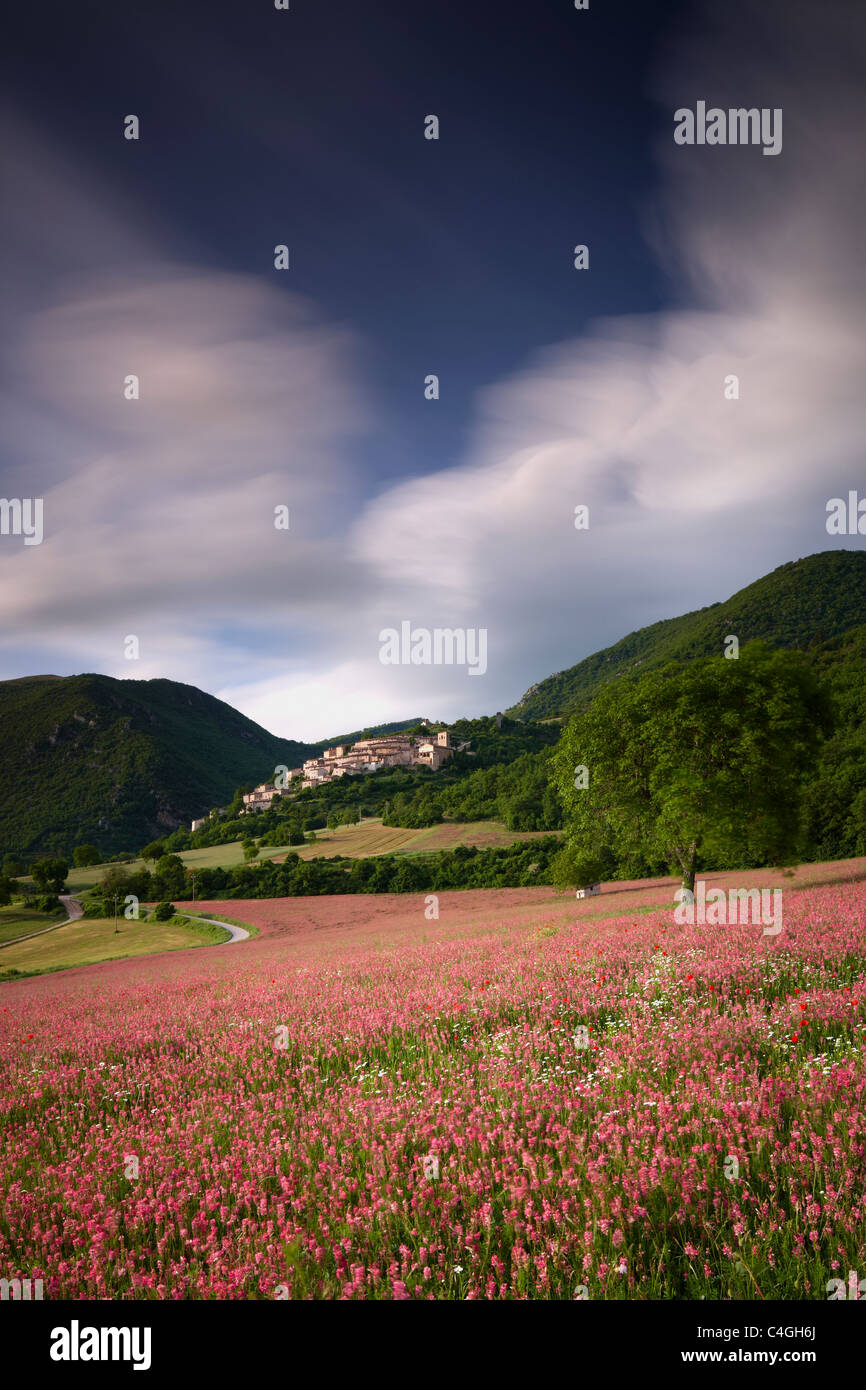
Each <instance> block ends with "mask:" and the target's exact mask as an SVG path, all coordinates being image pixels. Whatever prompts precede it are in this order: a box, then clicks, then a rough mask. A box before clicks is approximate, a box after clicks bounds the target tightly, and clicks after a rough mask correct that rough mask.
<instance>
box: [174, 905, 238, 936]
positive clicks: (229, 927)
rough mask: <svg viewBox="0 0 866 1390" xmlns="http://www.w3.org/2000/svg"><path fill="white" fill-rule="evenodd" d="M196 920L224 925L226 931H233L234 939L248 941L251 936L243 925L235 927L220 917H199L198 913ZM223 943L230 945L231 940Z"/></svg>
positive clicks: (190, 914)
mask: <svg viewBox="0 0 866 1390" xmlns="http://www.w3.org/2000/svg"><path fill="white" fill-rule="evenodd" d="M181 910H183V904H181ZM187 916H189V917H192V916H193V914H192V913H191V912H190V913H188V914H187ZM195 921H196V922H210V924H211V926H214V927H223V928H224V929H225V931H227V932H230V933H231V938H232V941H246V940H247V938H248V937H249V932H248V931H245V930H244V928H243V927H235V926H233V925H232V923H231V922H221V921H220V920H219V918H218V917H199V915H198V913H196V914H195ZM221 944H222V945H223V946H230V945H231V941H223V942H222V943H221Z"/></svg>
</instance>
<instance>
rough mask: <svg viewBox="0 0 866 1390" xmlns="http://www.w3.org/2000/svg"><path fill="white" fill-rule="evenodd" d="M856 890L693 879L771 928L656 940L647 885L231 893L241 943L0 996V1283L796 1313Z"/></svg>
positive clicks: (853, 1185) (843, 1073)
mask: <svg viewBox="0 0 866 1390" xmlns="http://www.w3.org/2000/svg"><path fill="white" fill-rule="evenodd" d="M864 872H866V864H864V862H863V861H849V862H847V863H845V864H837V865H820V866H813V867H811V868H805V869H802V870H800V871H798V873H797V875H796V876H794V877H791V878H788V877H780V876H779V875H773V874H771V873H769V872H767V873H763V874H757V873H756V874H749V875H745V876H744V875H742V874H740V875H734V876H730V875H729V876H722V875H710V876H708V878H709V879H710V881H711V882H712V883H713V885H721V886H727V887H739V886H746V885H747V886H761V884H762V883H765V884H769V883H772V882H776V883H781V884H782V885H783V887H784V890H785V892H786V896H785V899H784V928H783V931H782V932H781V933H780V934H779V935H778V936H772V937H770V936H765V935H764V934H763V933H762V931H761V929H760V927H759V926H758V927H755V926H751V925H742V926H733V927H707V926H677V925H675V923H674V921H673V914H672V911H671V909H670V899H671V892H672V888H673V886H674V884H673V882H672V881H670V882H668V881H666V882H662V883H654V884H647V883H644V884H614V885H607V886H606V888H605V891H604V892H603V894H602V895H601V897H600V898H595V899H591V900H587V901H585V902H583V903H576V902H575V900H574V899H573V898H572V897H571V896H569V895H565V894H556V893H553V892H550V891H547V892H546V891H545V890H542V889H514V890H510V889H499V890H492V891H481V890H479V891H475V892H468V893H456V892H455V893H443V894H441V895H439V904H438V905H439V918H438V920H437V919H429V918H428V917H427V916H426V915H425V897H424V896H422V895H418V896H415V895H411V896H407V897H388V898H382V897H377V896H369V897H366V896H358V897H350V898H347V897H339V898H310V899H298V898H296V899H287V900H270V901H257V902H251V903H246V902H242V901H240V900H233V901H232V902H231V904H230V911H231V914H232V917H233V918H236V919H238V920H246V921H249V922H252V923H254V924H256V925H258V926H259V927H260V929H261V935H260V936H259V937H258V938H257V939H256V940H253V941H248V942H241V943H239V944H237V945H231V946H226V947H224V948H223V947H221V948H217V949H214V950H212V951H195V952H185V951H177V952H175V953H174V954H173V955H168V954H165V955H160V956H154V957H150V958H148V959H147V960H127V961H116V962H109V963H106V964H104V965H101V966H92V967H88V968H84V969H81V970H76V971H67V972H64V973H62V974H57V975H51V976H44V977H42V978H39V979H33V980H25V981H22V982H20V983H12V984H6V985H3V986H2V987H0V1010H2V1011H0V1043H2V1050H0V1068H2V1086H0V1097H2V1099H0V1113H2V1117H3V1127H4V1136H5V1143H4V1147H3V1152H2V1157H0V1211H2V1217H0V1270H2V1272H3V1274H4V1275H5V1276H6V1277H14V1276H16V1275H18V1276H19V1277H27V1276H30V1277H41V1278H42V1279H43V1280H44V1283H45V1296H46V1298H49V1297H50V1298H60V1297H73V1298H75V1297H109V1298H125V1299H126V1298H173V1297H187V1298H207V1297H220V1298H250V1297H261V1298H273V1297H275V1296H281V1295H282V1294H283V1293H287V1294H288V1295H289V1296H290V1297H292V1298H305V1297H312V1298H322V1297H330V1298H338V1299H350V1298H353V1299H357V1298H361V1299H370V1298H372V1299H398V1300H399V1299H410V1298H425V1299H426V1298H430V1297H432V1298H438V1299H466V1298H470V1299H475V1298H490V1299H568V1300H571V1299H573V1298H575V1296H581V1297H583V1296H586V1297H588V1298H590V1299H598V1298H605V1299H611V1298H613V1299H616V1298H631V1299H652V1298H674V1299H679V1298H688V1299H696V1300H699V1299H701V1298H705V1299H707V1300H714V1299H723V1298H729V1297H733V1298H745V1299H753V1298H754V1299H758V1298H763V1299H767V1298H770V1299H772V1298H785V1299H826V1296H827V1295H826V1292H825V1288H826V1283H827V1281H828V1280H829V1279H831V1278H835V1277H837V1276H839V1275H840V1274H841V1277H842V1278H843V1279H844V1278H846V1277H847V1272H848V1270H849V1269H862V1267H863V1262H864V1254H866V1240H864V1236H866V1182H864V1178H866V1121H864V1113H863V1099H864V1094H866V1069H864V1044H866V1022H864V1018H866V1015H864V1004H866V976H864V964H866V943H864V931H863V926H862V921H863V915H864V910H866V886H864V885H863V883H862V882H861V880H862V878H863V876H864ZM206 906H207V905H203V907H205V908H206ZM212 906H213V908H214V910H215V911H217V912H218V911H219V910H220V908H221V904H213V905H212ZM605 913H610V914H612V915H607V916H605V915H602V914H605ZM583 1030H586V1031H585V1032H584V1031H583ZM130 1156H135V1157H136V1158H137V1159H138V1164H139V1172H138V1176H137V1177H129V1176H126V1173H127V1172H128V1165H129V1157H130Z"/></svg>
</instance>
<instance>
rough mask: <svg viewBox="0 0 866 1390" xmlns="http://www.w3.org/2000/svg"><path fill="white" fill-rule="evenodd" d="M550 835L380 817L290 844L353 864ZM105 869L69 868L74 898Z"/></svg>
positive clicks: (236, 856) (205, 860)
mask: <svg viewBox="0 0 866 1390" xmlns="http://www.w3.org/2000/svg"><path fill="white" fill-rule="evenodd" d="M553 833H555V832H552V831H533V830H525V831H521V832H520V833H516V832H512V831H510V830H506V829H505V827H504V825H502V823H501V822H500V821H493V820H479V821H470V822H468V823H467V824H466V825H450V824H443V825H433V826H430V827H429V829H427V830H399V829H397V828H395V827H392V826H387V825H383V824H382V821H381V819H380V818H379V817H375V818H373V817H371V818H370V819H369V820H365V821H362V822H361V824H360V825H339V826H337V827H336V828H335V829H334V830H317V831H316V841H315V843H314V844H311V845H292V846H291V852H292V853H296V854H298V855H300V857H301V858H302V859H320V858H325V857H327V856H329V855H335V854H345V855H348V856H349V857H351V858H353V859H366V858H368V857H369V856H370V855H375V854H418V853H420V852H422V851H425V852H429V851H431V850H440V849H454V848H456V846H457V845H477V846H478V847H479V848H480V849H484V848H486V847H487V846H490V845H493V846H498V845H511V844H513V843H514V841H515V840H534V839H537V838H538V837H539V835H541V834H553ZM287 853H289V847H288V846H286V845H263V846H262V848H261V850H260V851H259V856H258V860H256V862H257V863H258V862H260V861H262V860H265V859H284V858H285V856H286V854H287ZM180 858H181V859H182V860H183V862H184V864H186V865H187V867H188V868H190V869H195V868H200V869H204V868H208V869H213V868H216V867H218V866H219V867H222V868H224V869H231V868H234V867H235V865H237V864H243V862H244V852H243V846H242V845H241V842H240V840H232V841H231V842H230V843H229V844H226V845H211V846H209V847H208V848H207V849H188V850H183V851H182V853H181V855H180ZM124 867H125V868H127V869H128V870H129V871H130V873H134V872H137V871H138V870H140V869H143V868H146V867H149V868H153V865H152V864H151V865H145V863H144V860H142V859H136V860H134V861H133V862H132V863H130V864H127V865H125V866H124ZM105 870H106V866H105V865H104V864H99V865H95V866H94V867H92V868H89V869H76V868H71V869H70V871H69V886H70V888H71V890H72V892H73V893H83V892H86V891H87V889H88V888H92V887H93V886H94V884H96V883H98V882H99V881H100V880H101V878H102V876H103V874H104V873H105Z"/></svg>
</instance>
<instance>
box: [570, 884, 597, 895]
mask: <svg viewBox="0 0 866 1390" xmlns="http://www.w3.org/2000/svg"><path fill="white" fill-rule="evenodd" d="M600 892H601V884H600V883H588V884H586V886H585V887H583V888H578V890H577V892H576V893H575V895H574V896H575V897H576V898H594V897H595V895H596V893H600Z"/></svg>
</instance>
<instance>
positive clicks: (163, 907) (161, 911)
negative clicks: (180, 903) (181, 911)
mask: <svg viewBox="0 0 866 1390" xmlns="http://www.w3.org/2000/svg"><path fill="white" fill-rule="evenodd" d="M173 916H174V903H157V905H156V907H155V908H154V910H153V920H154V921H155V922H170V921H171V919H172V917H173Z"/></svg>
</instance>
